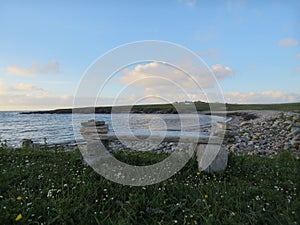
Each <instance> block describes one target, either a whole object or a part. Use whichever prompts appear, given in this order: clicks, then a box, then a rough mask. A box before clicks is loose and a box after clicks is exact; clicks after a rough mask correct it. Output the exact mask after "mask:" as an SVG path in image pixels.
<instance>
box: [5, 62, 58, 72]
mask: <svg viewBox="0 0 300 225" xmlns="http://www.w3.org/2000/svg"><path fill="white" fill-rule="evenodd" d="M7 73H9V74H14V75H18V76H35V75H43V74H58V73H61V71H60V69H59V63H58V62H57V61H55V60H53V61H50V62H46V63H45V64H44V66H41V65H39V63H37V62H33V63H32V64H31V66H30V67H29V68H21V67H19V66H18V65H14V66H9V67H8V68H7Z"/></svg>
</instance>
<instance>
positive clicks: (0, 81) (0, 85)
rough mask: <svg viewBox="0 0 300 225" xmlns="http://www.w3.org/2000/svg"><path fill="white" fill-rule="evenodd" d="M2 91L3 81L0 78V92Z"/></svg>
mask: <svg viewBox="0 0 300 225" xmlns="http://www.w3.org/2000/svg"><path fill="white" fill-rule="evenodd" d="M2 92H3V81H2V79H0V94H1V93H2Z"/></svg>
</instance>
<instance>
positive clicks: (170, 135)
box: [95, 130, 223, 144]
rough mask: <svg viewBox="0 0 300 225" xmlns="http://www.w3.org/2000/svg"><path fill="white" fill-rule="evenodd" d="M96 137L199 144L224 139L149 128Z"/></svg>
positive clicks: (201, 134) (219, 142)
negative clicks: (149, 129) (129, 132)
mask: <svg viewBox="0 0 300 225" xmlns="http://www.w3.org/2000/svg"><path fill="white" fill-rule="evenodd" d="M95 137H96V138H98V139H99V138H100V140H102V141H114V140H119V139H122V140H128V141H143V140H147V141H164V142H178V141H180V142H182V143H197V144H208V143H209V144H221V143H222V141H223V139H222V138H219V137H216V136H212V137H210V136H209V134H208V133H199V132H186V131H183V132H182V131H158V130H157V131H156V130H155V131H148V130H133V131H131V134H128V132H118V133H115V132H113V131H109V132H108V133H107V134H96V135H95Z"/></svg>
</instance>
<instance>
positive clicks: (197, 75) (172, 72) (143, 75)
mask: <svg viewBox="0 0 300 225" xmlns="http://www.w3.org/2000/svg"><path fill="white" fill-rule="evenodd" d="M205 69H206V68H205ZM205 69H203V71H199V69H198V68H193V67H190V71H192V73H191V74H190V75H187V74H186V73H184V72H183V71H181V70H179V69H177V68H174V67H172V66H169V65H166V64H162V63H157V62H151V63H148V64H145V65H141V64H139V65H137V66H136V67H135V68H134V69H133V70H130V69H125V70H123V72H122V76H121V77H120V81H121V82H122V83H124V84H127V85H129V84H132V85H135V86H138V87H143V88H169V90H170V89H172V88H176V89H178V86H179V87H182V88H183V89H184V90H196V89H199V88H200V87H201V88H209V87H213V86H214V85H215V83H214V81H215V80H214V79H213V77H212V74H211V73H209V71H208V70H205ZM211 69H212V71H213V72H214V74H215V75H216V78H217V80H218V81H220V80H223V79H225V78H227V77H230V76H232V75H233V70H232V69H231V68H230V67H228V66H223V65H221V64H215V65H213V66H212V67H211ZM176 85H177V86H176Z"/></svg>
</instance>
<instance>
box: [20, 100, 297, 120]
mask: <svg viewBox="0 0 300 225" xmlns="http://www.w3.org/2000/svg"><path fill="white" fill-rule="evenodd" d="M188 104H195V107H196V110H197V112H198V113H202V114H206V115H210V114H213V115H221V116H222V115H224V112H222V111H224V110H225V109H224V107H223V106H224V105H222V104H219V103H211V104H208V103H206V102H200V101H198V102H194V103H191V102H179V103H174V104H149V105H134V106H132V107H131V106H114V107H112V106H98V107H95V108H94V107H83V108H76V109H72V108H66V109H53V110H38V111H28V112H20V113H21V114H71V113H78V114H90V113H96V114H110V113H111V112H112V109H113V112H114V113H127V112H128V109H130V113H141V114H142V113H145V114H177V113H178V112H177V110H176V109H178V108H180V110H182V111H181V112H185V109H186V112H187V113H189V112H190V110H189V109H188V107H186V105H188ZM210 106H213V108H214V111H216V112H211V108H210ZM225 106H226V110H227V111H238V110H278V111H293V112H300V102H297V103H280V104H225ZM227 113H228V112H227Z"/></svg>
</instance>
